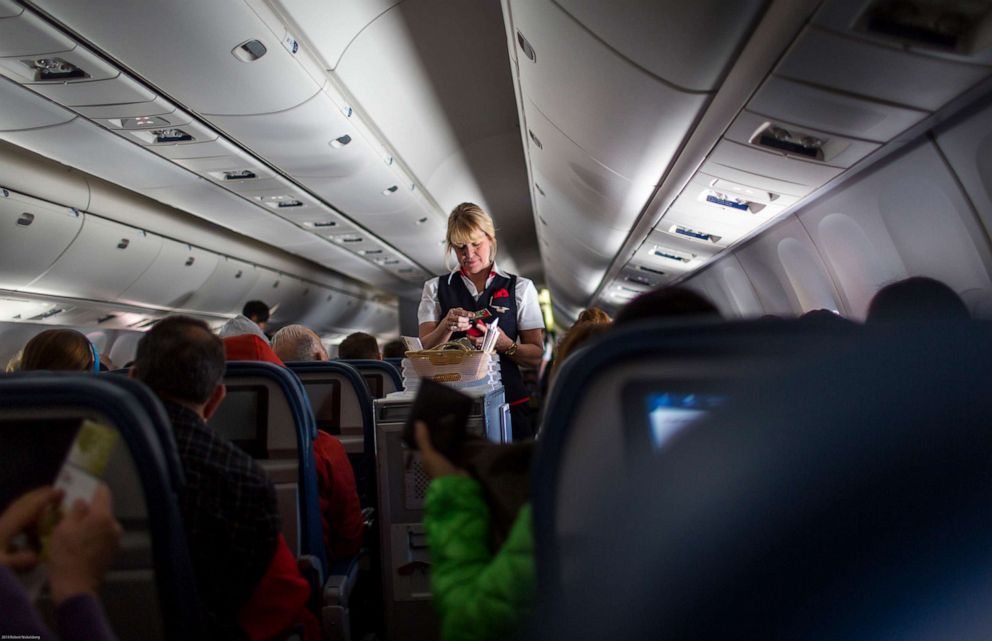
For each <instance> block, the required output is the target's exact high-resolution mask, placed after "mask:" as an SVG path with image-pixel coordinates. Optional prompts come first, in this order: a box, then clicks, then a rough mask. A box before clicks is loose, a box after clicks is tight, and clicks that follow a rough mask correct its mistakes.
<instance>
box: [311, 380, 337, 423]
mask: <svg viewBox="0 0 992 641" xmlns="http://www.w3.org/2000/svg"><path fill="white" fill-rule="evenodd" d="M303 386H304V388H305V389H306V391H307V396H308V397H309V398H310V407H312V408H313V415H314V418H315V419H316V420H317V429H319V430H323V431H325V432H327V433H328V434H340V433H341V382H340V381H333V380H332V381H304V382H303Z"/></svg>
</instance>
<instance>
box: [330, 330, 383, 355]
mask: <svg viewBox="0 0 992 641" xmlns="http://www.w3.org/2000/svg"><path fill="white" fill-rule="evenodd" d="M338 358H339V359H341V360H343V361H353V360H358V359H365V360H370V361H380V360H382V354H380V353H379V343H378V342H377V341H376V340H375V336H370V335H369V334H366V333H365V332H355V333H354V334H349V335H348V336H347V338H345V339H344V340H343V341H341V344H340V345H338Z"/></svg>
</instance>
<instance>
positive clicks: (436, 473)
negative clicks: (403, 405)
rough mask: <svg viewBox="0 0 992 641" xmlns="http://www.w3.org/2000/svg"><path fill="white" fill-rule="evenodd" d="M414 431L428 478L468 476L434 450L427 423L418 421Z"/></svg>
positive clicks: (414, 425)
mask: <svg viewBox="0 0 992 641" xmlns="http://www.w3.org/2000/svg"><path fill="white" fill-rule="evenodd" d="M413 430H414V432H413V434H414V438H416V439H417V449H419V450H420V462H421V464H423V466H424V471H425V472H427V475H428V476H430V477H431V478H432V479H436V478H438V477H441V476H468V472H466V471H465V470H463V469H462V468H460V467H457V466H455V464H454V463H452V462H451V461H449V460H448V459H447V458H445V457H444V455H443V454H441V453H440V452H438V451H437V450H436V449H434V444H433V443H431V433H430V432H429V431H428V429H427V423H424V422H423V421H416V422H415V423H414V424H413Z"/></svg>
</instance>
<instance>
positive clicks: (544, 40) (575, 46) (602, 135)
mask: <svg viewBox="0 0 992 641" xmlns="http://www.w3.org/2000/svg"><path fill="white" fill-rule="evenodd" d="M510 8H511V15H512V17H513V25H512V28H513V30H514V34H515V37H517V39H518V42H517V46H518V47H519V46H521V45H520V40H521V39H523V40H524V41H526V42H527V43H529V45H530V46H531V47H532V48H533V51H534V52H535V58H534V60H531V59H529V58H528V57H526V56H524V55H519V56H518V59H519V72H520V87H521V92H522V94H523V96H522V97H523V99H524V100H525V101H529V102H531V103H533V105H534V107H535V108H536V109H538V110H540V112H541V113H542V114H543V115H544V116H545V117H547V118H548V119H549V120H550V121H551V122H553V123H554V124H555V126H556V127H557V128H558V129H560V130H561V131H562V132H564V134H565V135H566V136H568V137H569V138H570V139H571V140H572V141H573V142H575V144H576V145H578V146H579V147H580V148H581V149H583V150H584V151H585V152H586V153H588V154H589V155H590V156H592V157H593V158H595V159H596V160H597V161H599V162H601V163H603V164H604V165H606V166H607V167H609V168H610V169H612V170H613V171H616V172H617V173H619V174H621V175H622V176H624V177H626V178H628V179H630V180H633V181H635V182H641V181H650V182H652V183H658V182H659V181H660V180H661V177H662V176H663V175H664V173H665V170H666V168H667V167H668V165H669V163H670V162H671V161H672V159H673V158H674V157H675V154H676V153H677V151H678V149H679V146H680V145H681V144H682V141H683V140H684V138H685V136H686V135H687V133H688V132H689V130H690V128H691V127H692V125H693V123H694V122H695V119H696V116H697V115H698V114H699V112H700V111H701V110H702V108H703V107H704V106H705V105H706V102H707V101H708V95H707V94H705V93H698V92H696V93H687V92H685V91H682V90H679V89H678V88H676V87H674V86H673V85H671V84H669V83H668V82H666V81H663V80H661V79H659V78H658V77H657V76H654V75H652V74H650V73H648V72H646V71H645V70H644V69H643V68H641V67H639V66H638V65H636V64H634V63H632V62H631V61H630V60H628V59H626V58H624V57H623V56H621V55H618V54H617V52H616V51H615V50H613V49H611V48H610V47H609V46H608V45H606V44H605V43H603V42H602V41H601V40H600V39H598V38H597V37H596V36H594V35H593V34H591V33H590V32H589V31H588V30H586V29H585V28H583V27H582V25H580V24H578V23H577V22H576V21H575V20H574V19H573V18H572V17H571V16H569V15H568V14H566V13H565V12H564V11H562V10H561V9H560V8H559V7H558V5H557V4H555V3H552V2H533V1H532V0H513V1H511V2H510ZM721 11H730V12H731V13H733V9H728V8H727V7H724V8H723V9H721ZM661 24H662V25H664V24H666V23H665V22H662V23H661ZM747 27H748V25H747V24H746V23H743V24H740V25H739V28H740V29H741V31H742V32H743V31H744V30H746V29H747ZM662 28H663V27H662ZM673 28H674V25H673ZM702 28H704V27H703V23H701V24H700V29H702ZM516 34H519V36H517V35H516ZM672 37H675V36H672ZM661 39H663V37H662V38H659V40H661ZM725 62H728V63H729V62H730V61H729V60H727V61H725ZM680 64H681V65H684V66H685V67H687V68H694V66H695V61H694V60H692V59H691V58H687V59H685V60H681V61H675V60H673V61H672V65H673V66H674V65H680ZM527 111H528V113H529V112H530V109H529V108H527ZM529 117H530V116H529V115H528V118H529ZM528 124H529V123H528Z"/></svg>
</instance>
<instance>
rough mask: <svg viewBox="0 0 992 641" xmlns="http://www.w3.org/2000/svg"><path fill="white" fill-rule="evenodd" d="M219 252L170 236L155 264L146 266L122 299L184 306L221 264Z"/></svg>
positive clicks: (164, 305)
mask: <svg viewBox="0 0 992 641" xmlns="http://www.w3.org/2000/svg"><path fill="white" fill-rule="evenodd" d="M217 259H218V256H217V254H214V253H212V252H208V251H205V250H203V249H200V248H199V247H193V246H191V245H188V244H186V243H180V242H176V241H174V240H170V239H168V238H163V239H162V250H161V251H160V252H159V254H158V256H157V257H156V258H155V262H153V263H152V265H151V267H149V268H148V269H147V270H145V273H143V274H142V275H141V277H140V278H138V280H136V281H135V282H134V283H133V284H132V285H131V286H130V287H128V288H127V290H126V291H125V292H124V293H123V294H121V296H120V301H121V302H123V303H127V304H133V305H153V306H158V307H168V308H173V307H184V306H185V304H186V302H187V301H188V300H189V299H190V298H192V297H193V296H194V295H195V294H196V292H197V290H198V289H199V288H200V286H201V285H203V284H204V283H205V282H206V281H207V279H208V278H209V277H210V275H211V274H212V273H213V272H214V270H215V269H216V267H217Z"/></svg>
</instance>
